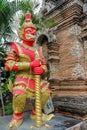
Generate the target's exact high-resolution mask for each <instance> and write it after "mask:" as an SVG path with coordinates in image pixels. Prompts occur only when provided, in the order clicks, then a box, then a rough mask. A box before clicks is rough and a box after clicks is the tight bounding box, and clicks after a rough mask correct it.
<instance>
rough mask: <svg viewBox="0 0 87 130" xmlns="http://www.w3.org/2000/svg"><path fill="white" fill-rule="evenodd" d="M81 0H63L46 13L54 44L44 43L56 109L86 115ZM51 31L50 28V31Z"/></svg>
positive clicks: (86, 54)
mask: <svg viewBox="0 0 87 130" xmlns="http://www.w3.org/2000/svg"><path fill="white" fill-rule="evenodd" d="M83 7H84V1H83V0H66V1H63V3H62V4H61V5H59V6H58V4H57V5H56V6H55V7H54V8H52V10H50V11H48V12H47V13H46V15H45V18H48V17H49V18H53V19H54V20H55V26H54V27H53V28H54V30H55V34H56V38H57V42H51V43H49V42H48V44H47V47H48V61H49V66H50V70H51V74H50V78H49V81H50V84H51V88H52V90H53V103H54V107H55V110H58V112H59V111H61V112H62V113H64V114H67V113H68V114H69V113H71V115H72V116H76V115H78V116H80V117H85V116H86V115H87V100H86V98H87V22H86V21H87V17H86V13H84V11H83ZM53 28H52V29H53Z"/></svg>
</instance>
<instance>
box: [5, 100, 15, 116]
mask: <svg viewBox="0 0 87 130" xmlns="http://www.w3.org/2000/svg"><path fill="white" fill-rule="evenodd" d="M12 113H13V109H12V103H11V102H10V103H6V104H5V115H9V114H12Z"/></svg>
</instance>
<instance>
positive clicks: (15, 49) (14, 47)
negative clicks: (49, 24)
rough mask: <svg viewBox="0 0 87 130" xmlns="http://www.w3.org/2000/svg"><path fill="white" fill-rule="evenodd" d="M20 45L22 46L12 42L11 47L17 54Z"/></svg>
mask: <svg viewBox="0 0 87 130" xmlns="http://www.w3.org/2000/svg"><path fill="white" fill-rule="evenodd" d="M18 46H20V45H19V43H17V42H10V49H11V50H12V51H14V52H16V54H17V55H19V50H18Z"/></svg>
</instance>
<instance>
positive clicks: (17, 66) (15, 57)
mask: <svg viewBox="0 0 87 130" xmlns="http://www.w3.org/2000/svg"><path fill="white" fill-rule="evenodd" d="M18 53H19V52H18V49H17V47H16V45H15V44H14V43H11V46H10V50H9V52H8V54H7V58H6V59H5V69H6V70H7V71H16V70H28V69H29V68H30V63H29V62H20V61H19V58H20V57H19V54H18Z"/></svg>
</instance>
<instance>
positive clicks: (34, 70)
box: [5, 13, 51, 129]
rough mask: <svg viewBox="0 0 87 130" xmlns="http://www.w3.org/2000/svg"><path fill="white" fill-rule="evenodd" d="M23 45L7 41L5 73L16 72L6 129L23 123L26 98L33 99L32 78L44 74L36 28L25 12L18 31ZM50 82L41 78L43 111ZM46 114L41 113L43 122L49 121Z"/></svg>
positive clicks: (33, 116) (34, 116)
mask: <svg viewBox="0 0 87 130" xmlns="http://www.w3.org/2000/svg"><path fill="white" fill-rule="evenodd" d="M18 34H19V37H20V38H21V39H22V43H16V42H10V51H9V52H8V56H7V58H6V63H5V69H6V71H17V73H16V77H15V81H14V84H13V87H12V94H13V117H12V120H11V122H10V123H9V128H12V129H16V128H18V127H19V126H20V125H21V123H22V122H23V110H24V107H25V102H26V98H31V97H32V96H35V87H36V86H35V75H41V74H43V73H44V72H46V71H47V67H46V63H45V61H44V58H43V55H42V54H41V49H40V47H38V48H35V47H33V44H34V42H35V36H36V27H35V25H34V24H33V23H32V15H31V14H30V13H26V15H25V21H24V23H23V24H22V26H21V28H20V29H19V31H18ZM48 87H49V83H48V82H47V81H44V80H42V79H40V92H41V99H40V100H41V109H43V108H44V106H45V103H46V102H47V100H48V98H49V96H50V93H51V91H50V89H49V88H48ZM30 117H31V119H34V120H36V109H35V107H34V110H33V111H32V113H31V116H30ZM49 118H51V117H49V115H45V114H43V113H42V120H46V119H49Z"/></svg>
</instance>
